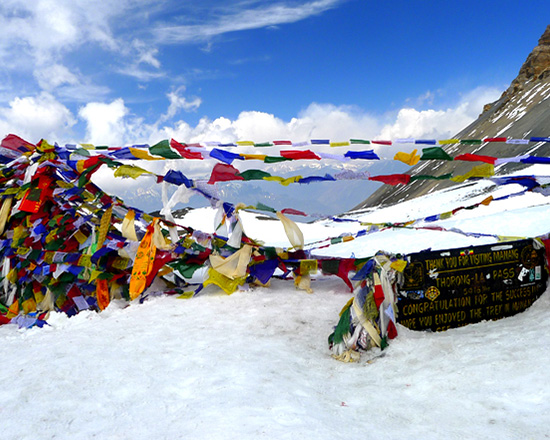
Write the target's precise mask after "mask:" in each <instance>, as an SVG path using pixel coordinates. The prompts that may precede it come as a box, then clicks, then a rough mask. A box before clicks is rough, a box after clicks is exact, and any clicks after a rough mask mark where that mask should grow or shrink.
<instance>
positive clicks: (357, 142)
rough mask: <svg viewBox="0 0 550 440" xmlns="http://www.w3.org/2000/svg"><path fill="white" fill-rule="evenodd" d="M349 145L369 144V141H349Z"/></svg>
mask: <svg viewBox="0 0 550 440" xmlns="http://www.w3.org/2000/svg"><path fill="white" fill-rule="evenodd" d="M349 142H350V144H370V141H367V140H364V139H350V140H349Z"/></svg>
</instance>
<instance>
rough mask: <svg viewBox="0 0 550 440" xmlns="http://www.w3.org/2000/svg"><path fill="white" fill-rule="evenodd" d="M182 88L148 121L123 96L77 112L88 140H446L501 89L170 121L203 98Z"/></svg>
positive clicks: (482, 89) (122, 141)
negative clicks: (426, 103) (389, 104)
mask: <svg viewBox="0 0 550 440" xmlns="http://www.w3.org/2000/svg"><path fill="white" fill-rule="evenodd" d="M183 91H184V89H183V88H180V89H178V90H176V91H174V92H171V93H169V94H168V95H167V98H168V101H169V104H168V107H167V110H166V112H165V113H164V114H163V115H162V116H161V117H160V118H159V120H157V121H156V122H152V123H149V124H147V123H146V122H145V121H143V120H142V119H140V118H137V117H136V116H134V115H132V114H131V112H130V110H129V108H127V107H126V105H125V103H124V101H123V100H122V99H117V100H115V101H113V102H111V103H97V102H93V103H89V104H87V105H86V106H85V107H83V108H81V110H80V111H79V116H80V117H81V118H83V119H84V120H85V121H86V124H87V137H88V140H89V141H91V142H100V143H107V142H112V141H116V143H134V142H147V143H150V144H152V143H156V142H158V141H159V140H162V139H167V138H175V139H178V140H180V141H183V142H205V141H219V142H234V141H237V140H252V141H254V142H266V141H272V140H277V139H289V140H292V141H298V142H299V141H307V140H310V139H330V140H332V141H344V140H348V139H350V138H365V139H376V138H378V139H396V138H407V137H412V138H418V139H419V138H435V139H443V138H449V137H452V136H453V135H455V134H456V133H458V132H459V131H460V130H462V129H463V128H464V127H466V126H467V125H468V124H470V123H471V122H473V121H474V120H475V119H476V118H477V117H478V115H479V114H480V113H481V110H482V108H483V104H485V103H487V102H492V101H494V100H495V99H496V98H498V96H499V94H500V92H499V91H498V90H497V89H493V88H478V89H475V90H473V91H471V92H469V93H466V94H464V95H463V96H461V97H460V99H459V101H458V102H457V103H456V105H454V106H449V107H447V108H445V109H427V110H418V109H415V108H412V107H405V108H402V109H400V110H399V111H397V112H395V113H392V114H386V115H374V114H369V113H367V112H365V111H364V110H362V109H360V108H357V107H354V106H336V105H333V104H321V103H312V104H310V105H309V106H308V107H307V108H305V109H304V110H303V111H301V112H300V113H299V114H298V115H297V116H296V117H294V118H291V119H290V120H287V121H285V120H283V119H282V118H279V117H277V116H276V115H273V114H270V113H265V112H260V111H244V112H241V113H240V114H239V116H238V117H237V118H236V119H234V120H232V119H228V118H225V117H219V118H216V119H213V120H212V119H209V118H208V117H202V118H201V119H200V120H199V122H198V123H197V124H196V125H194V126H193V125H191V124H189V123H188V122H186V121H185V120H184V119H180V120H177V121H175V122H171V123H168V122H169V121H171V120H173V119H174V117H175V116H177V113H178V112H179V111H180V110H184V111H191V110H195V109H197V108H198V107H199V105H200V103H201V101H200V98H191V99H188V98H186V97H185V96H183V94H182V92H183ZM372 147H374V146H372ZM327 151H328V150H327Z"/></svg>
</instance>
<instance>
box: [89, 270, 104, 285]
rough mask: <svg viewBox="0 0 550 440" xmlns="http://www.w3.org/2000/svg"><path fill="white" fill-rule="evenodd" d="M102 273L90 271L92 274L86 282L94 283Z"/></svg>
mask: <svg viewBox="0 0 550 440" xmlns="http://www.w3.org/2000/svg"><path fill="white" fill-rule="evenodd" d="M102 273H103V272H101V271H100V270H92V273H91V274H90V279H89V280H88V281H89V282H90V283H91V282H92V281H94V280H95V279H96V278H97V277H98V276H100V275H101V274H102Z"/></svg>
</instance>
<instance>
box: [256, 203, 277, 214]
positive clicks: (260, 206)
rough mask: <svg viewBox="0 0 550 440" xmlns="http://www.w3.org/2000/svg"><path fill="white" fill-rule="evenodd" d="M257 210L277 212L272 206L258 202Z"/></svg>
mask: <svg viewBox="0 0 550 440" xmlns="http://www.w3.org/2000/svg"><path fill="white" fill-rule="evenodd" d="M256 209H257V210H258V211H267V212H277V211H276V210H275V209H273V208H272V207H271V206H267V205H264V204H263V203H261V202H258V203H257V204H256Z"/></svg>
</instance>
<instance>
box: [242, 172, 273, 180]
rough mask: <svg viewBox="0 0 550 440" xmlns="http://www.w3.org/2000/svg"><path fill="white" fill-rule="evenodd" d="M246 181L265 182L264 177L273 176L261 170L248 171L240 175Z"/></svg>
mask: <svg viewBox="0 0 550 440" xmlns="http://www.w3.org/2000/svg"><path fill="white" fill-rule="evenodd" d="M239 176H241V177H242V178H243V179H244V180H263V178H264V177H271V174H269V173H266V172H265V171H261V170H246V171H243V172H242V173H239Z"/></svg>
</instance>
